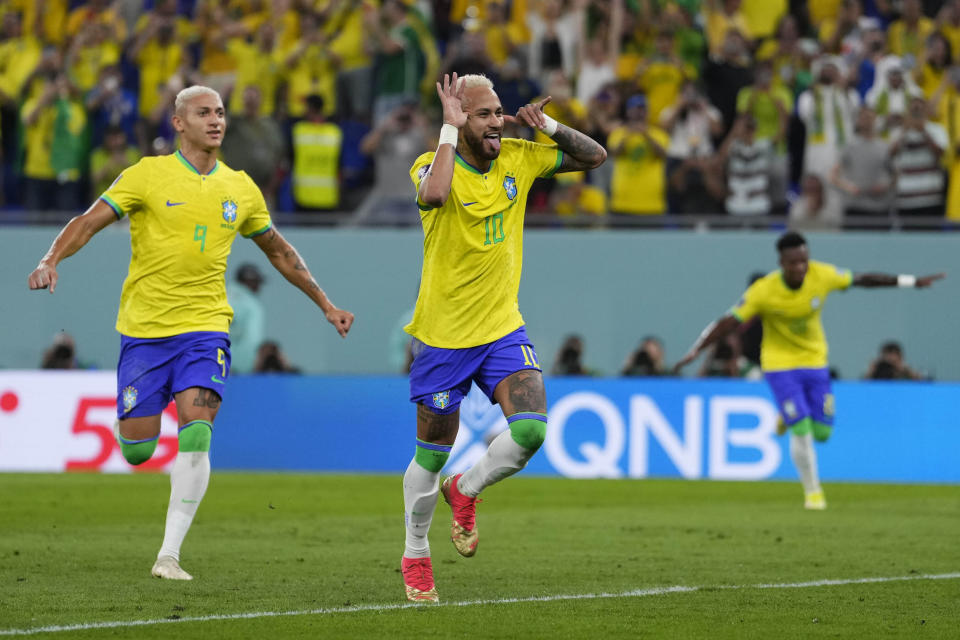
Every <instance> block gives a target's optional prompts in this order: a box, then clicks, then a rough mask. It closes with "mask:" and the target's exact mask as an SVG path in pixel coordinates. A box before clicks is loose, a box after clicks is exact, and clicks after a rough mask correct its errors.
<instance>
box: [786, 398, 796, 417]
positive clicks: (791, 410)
mask: <svg viewBox="0 0 960 640" xmlns="http://www.w3.org/2000/svg"><path fill="white" fill-rule="evenodd" d="M783 412H784V413H785V414H787V418H789V419H790V420H793V419H794V418H796V417H797V405H795V404H794V403H793V400H787V401H786V402H784V403H783Z"/></svg>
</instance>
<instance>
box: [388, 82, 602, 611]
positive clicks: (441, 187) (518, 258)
mask: <svg viewBox="0 0 960 640" xmlns="http://www.w3.org/2000/svg"><path fill="white" fill-rule="evenodd" d="M437 93H438V94H439V96H440V101H441V103H442V105H443V121H444V125H443V127H442V128H441V130H440V144H439V146H438V147H437V150H436V152H430V153H426V154H424V155H422V156H420V157H419V158H418V159H417V160H416V162H414V165H413V167H412V168H411V170H410V176H411V178H412V179H413V182H414V184H415V185H416V187H417V205H418V206H419V207H420V211H421V221H422V223H423V231H424V241H423V274H422V276H421V280H420V294H419V296H418V298H417V305H416V308H415V309H414V314H413V320H412V322H411V323H410V324H409V325H408V326H407V327H406V330H407V332H408V333H410V334H411V335H412V336H413V348H412V351H413V364H412V365H411V369H410V399H411V401H412V402H414V403H416V405H417V439H416V445H415V453H414V457H413V460H412V461H411V462H410V464H409V466H408V467H407V470H406V472H405V473H404V476H403V498H404V511H405V518H406V530H407V535H406V543H405V546H404V553H403V557H402V559H401V570H402V573H403V580H404V585H405V588H406V595H407V598H408V599H409V600H411V601H414V602H437V601H438V599H439V598H438V595H437V590H436V587H435V585H434V580H433V565H432V562H431V560H430V546H429V544H428V541H427V532H428V531H429V529H430V523H431V521H432V519H433V511H434V508H435V506H436V504H437V500H438V494H439V493H440V492H442V493H443V497H444V499H445V500H446V501H447V502H448V503H449V504H450V507H451V509H452V510H453V524H452V529H451V539H452V541H453V544H454V546H455V547H456V549H457V551H458V552H459V553H460V554H461V555H463V556H466V557H470V556H473V555H474V553H476V550H477V542H478V533H477V526H476V521H475V515H476V510H475V505H476V501H477V495H478V494H479V493H480V492H481V491H482V490H483V489H484V488H485V487H487V486H489V485H491V484H493V483H495V482H497V481H499V480H502V479H504V478H506V477H507V476H510V475H512V474H514V473H516V472H517V471H519V470H520V469H522V468H523V467H524V466H525V465H526V463H527V461H528V460H529V459H530V457H531V456H533V454H534V453H536V451H537V449H538V448H539V447H540V445H541V444H542V443H543V440H544V437H545V434H546V426H547V424H546V421H547V417H546V411H547V406H546V394H545V392H544V388H543V377H542V375H541V372H540V364H539V362H538V361H537V354H536V352H535V351H534V348H533V344H532V343H531V342H530V340H529V338H527V334H526V331H525V330H524V326H523V318H522V317H521V315H520V310H519V308H518V305H517V292H518V290H519V287H520V267H521V263H522V257H523V220H524V213H525V209H526V201H527V193H528V192H529V190H530V187H531V186H532V185H533V181H534V180H535V179H536V178H548V177H551V176H552V175H554V174H555V173H557V172H562V171H583V170H585V169H592V168H594V167H597V166H599V165H600V164H601V163H602V162H603V161H604V159H605V158H606V151H604V149H603V147H601V146H600V145H599V144H597V143H596V142H594V141H593V140H591V139H590V138H588V137H587V136H585V135H584V134H582V133H580V132H578V131H574V130H573V129H570V128H569V127H566V126H564V125H562V124H559V123H557V122H556V121H555V120H553V119H552V118H550V117H549V116H547V115H545V114H544V113H543V105H545V104H546V103H547V102H549V100H550V99H549V98H546V99H544V100H542V101H540V102H538V103H536V104H528V105H526V106H524V107H521V108H520V110H519V111H518V112H517V115H516V116H510V115H504V113H503V107H502V106H501V104H500V100H499V98H498V97H497V94H496V92H495V91H494V90H493V83H492V82H490V80H488V79H487V78H486V77H484V76H481V75H467V76H464V77H462V78H459V79H458V78H457V74H455V73H454V74H453V77H452V79H451V77H449V76H446V75H445V76H444V80H443V85H442V86H441V84H440V83H439V82H438V83H437ZM504 122H514V123H519V124H523V125H526V126H528V127H534V128H537V129H539V130H541V131H543V132H544V133H546V134H547V135H548V136H550V137H551V138H552V139H553V141H554V142H555V143H556V144H555V145H544V144H537V143H533V142H528V141H526V140H519V139H513V138H503V139H501V134H502V132H503V126H504ZM472 382H476V383H477V385H478V386H479V387H480V389H481V390H483V392H484V393H485V394H486V395H487V397H489V398H490V400H491V401H492V402H495V403H499V404H500V407H501V409H502V410H503V413H504V415H505V416H506V418H507V423H508V424H509V425H510V428H509V430H507V431H504V432H503V433H501V434H500V435H499V436H498V437H497V438H496V439H495V440H494V441H493V442H492V443H491V444H490V447H489V449H488V450H487V452H486V453H485V454H484V456H483V457H482V458H481V459H480V460H478V461H477V463H476V464H475V465H474V466H473V467H472V468H470V469H469V470H467V472H466V473H463V474H457V475H455V476H450V477H448V478H446V480H444V482H443V485H442V486H441V487H439V488H438V486H437V484H438V480H439V476H440V470H441V469H442V468H443V466H444V464H445V463H446V461H447V458H448V457H449V455H450V448H451V447H452V445H453V442H454V440H455V439H456V436H457V430H458V428H459V426H460V418H459V407H460V401H461V400H462V399H463V397H464V395H466V393H467V391H468V390H469V389H470V385H471V383H472Z"/></svg>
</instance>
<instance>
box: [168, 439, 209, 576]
mask: <svg viewBox="0 0 960 640" xmlns="http://www.w3.org/2000/svg"><path fill="white" fill-rule="evenodd" d="M209 482H210V456H209V454H208V452H206V451H188V452H182V453H178V454H177V459H176V461H175V462H174V463H173V469H172V470H171V471H170V506H169V507H167V526H166V529H165V530H164V533H163V545H161V547H160V553H158V554H157V557H158V558H159V557H160V556H171V557H172V558H173V559H174V560H176V561H177V562H179V561H180V545H182V544H183V539H184V538H185V537H186V536H187V531H189V530H190V523H192V522H193V516H194V515H195V514H196V513H197V507H199V506H200V501H201V500H203V494H204V493H206V491H207V484H208V483H209Z"/></svg>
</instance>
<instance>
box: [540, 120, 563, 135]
mask: <svg viewBox="0 0 960 640" xmlns="http://www.w3.org/2000/svg"><path fill="white" fill-rule="evenodd" d="M543 119H544V120H546V121H547V124H545V125H543V128H542V129H540V131H543V133H544V134H546V136H547V137H549V138H552V137H553V134H555V133H556V132H557V126H558V124H559V123H558V122H557V121H556V120H554V119H553V118H551V117H550V116H548V115H547V114H543Z"/></svg>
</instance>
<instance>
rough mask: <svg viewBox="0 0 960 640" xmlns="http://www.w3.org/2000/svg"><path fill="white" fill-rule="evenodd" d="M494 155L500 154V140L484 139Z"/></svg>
mask: <svg viewBox="0 0 960 640" xmlns="http://www.w3.org/2000/svg"><path fill="white" fill-rule="evenodd" d="M485 140H486V141H487V142H488V143H489V144H490V146H491V147H493V150H494V151H495V152H496V153H500V138H485Z"/></svg>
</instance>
